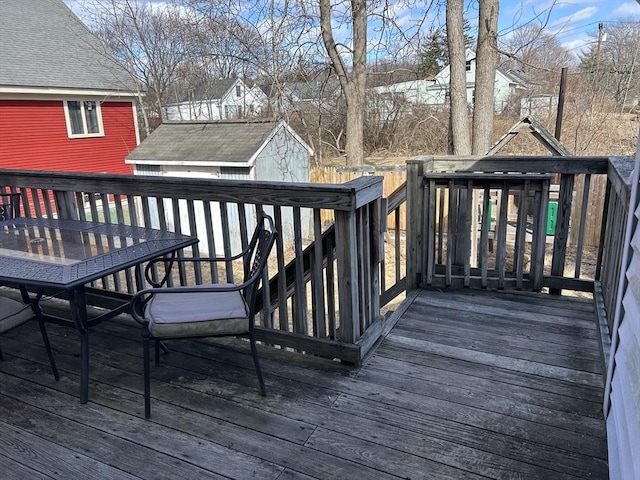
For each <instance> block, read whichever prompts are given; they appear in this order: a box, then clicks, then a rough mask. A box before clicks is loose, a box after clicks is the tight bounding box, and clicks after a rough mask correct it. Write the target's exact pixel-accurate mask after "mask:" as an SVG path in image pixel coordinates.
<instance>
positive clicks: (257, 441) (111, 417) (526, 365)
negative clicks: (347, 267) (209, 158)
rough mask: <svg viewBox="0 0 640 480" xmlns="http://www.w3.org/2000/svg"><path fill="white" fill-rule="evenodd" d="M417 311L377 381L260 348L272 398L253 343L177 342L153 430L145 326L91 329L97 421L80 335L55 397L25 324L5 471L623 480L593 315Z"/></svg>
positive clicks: (460, 305) (484, 301) (553, 307)
mask: <svg viewBox="0 0 640 480" xmlns="http://www.w3.org/2000/svg"><path fill="white" fill-rule="evenodd" d="M407 298H408V299H407V301H406V302H405V303H403V304H402V305H401V307H400V308H398V315H397V316H394V317H393V319H392V321H391V322H390V323H387V324H385V325H384V326H383V328H384V332H385V333H388V335H387V336H386V338H385V339H384V340H383V341H382V342H381V343H380V344H379V345H378V346H377V347H375V348H374V349H373V350H372V352H371V353H370V354H369V355H368V356H367V359H366V363H365V365H363V366H362V367H350V366H347V365H342V364H340V363H339V362H331V361H328V360H323V359H321V358H318V357H316V356H314V355H302V354H299V353H295V352H293V351H291V350H286V349H276V348H270V347H267V346H265V345H261V346H259V347H260V348H259V355H260V360H261V364H262V369H263V372H264V374H265V381H266V383H267V391H268V396H267V397H261V396H260V395H259V393H258V390H257V388H256V384H257V381H256V378H255V372H254V370H253V363H252V359H251V356H250V353H249V346H248V344H247V342H244V341H240V340H235V339H224V340H216V341H206V342H202V341H173V342H169V343H168V348H169V353H168V354H163V355H162V358H161V365H160V366H159V367H155V366H154V367H152V395H153V402H154V414H153V417H152V418H151V420H150V421H146V420H144V419H143V415H142V411H143V401H142V386H143V382H142V365H140V364H141V362H142V360H141V334H140V330H139V328H138V327H136V326H135V325H134V324H133V323H132V321H131V320H130V319H128V318H127V317H126V316H122V317H119V318H117V319H114V320H113V321H111V322H108V323H103V324H100V325H98V326H96V327H95V328H94V329H93V330H92V335H91V337H90V341H91V343H92V345H91V347H92V355H93V357H94V360H95V361H94V362H92V370H91V381H92V384H91V388H92V395H91V402H90V403H88V404H85V405H81V404H80V403H79V402H78V401H77V398H76V393H77V389H78V382H79V376H78V370H79V362H78V358H77V356H76V352H77V348H78V339H77V336H76V335H73V333H72V331H70V330H68V329H65V328H63V327H61V326H58V325H50V326H49V328H48V330H49V334H50V337H51V342H52V345H53V348H54V351H55V354H56V359H57V361H58V366H59V368H60V370H61V373H62V377H61V380H60V381H58V382H56V381H55V380H54V379H53V378H52V376H51V374H50V371H49V369H48V361H47V357H46V353H45V350H44V347H43V346H42V341H41V338H40V333H39V331H38V328H37V324H36V323H35V322H34V323H30V324H26V325H24V326H22V327H20V328H18V329H15V330H12V331H10V332H7V333H6V334H5V335H3V336H2V339H0V341H1V342H2V348H3V351H4V353H5V357H6V360H5V361H4V362H0V400H1V401H0V417H1V418H2V421H0V439H2V440H0V442H2V449H0V462H3V460H4V459H5V458H7V459H9V460H8V461H7V462H4V463H3V467H4V466H5V464H6V465H7V468H8V470H7V471H9V472H17V473H20V472H27V473H30V472H36V474H34V475H33V478H47V477H52V478H61V477H65V478H91V476H92V475H93V476H94V478H114V479H115V478H237V479H242V480H244V479H246V478H259V479H262V478H270V479H279V480H281V479H291V480H310V479H335V480H342V479H345V478H354V479H355V478H357V479H360V478H363V479H372V480H399V479H407V478H411V479H416V480H421V479H424V478H435V479H440V478H456V479H457V478H489V479H504V478H509V479H511V478H545V479H573V478H606V477H607V462H606V457H607V452H606V439H605V429H604V421H603V419H602V414H601V412H600V405H601V399H602V379H601V375H600V374H599V373H595V371H600V370H599V369H598V368H599V367H595V364H596V363H598V351H599V347H598V335H599V333H598V329H597V327H596V325H595V321H596V320H595V318H596V317H595V314H594V305H593V302H592V301H589V300H588V299H580V298H575V297H574V298H571V297H565V296H563V297H556V296H549V295H542V294H531V293H527V292H491V291H486V290H485V291H473V290H468V289H463V290H458V291H455V290H451V291H443V292H439V291H436V290H422V291H413V292H411V293H410V294H409V296H408V297H407ZM43 306H44V308H45V310H46V311H47V312H48V313H56V312H57V313H59V314H60V313H64V311H65V308H64V303H63V302H62V301H59V300H45V301H44V302H43ZM267 343H268V342H267ZM24 478H30V477H29V476H28V475H27V476H26V477H24Z"/></svg>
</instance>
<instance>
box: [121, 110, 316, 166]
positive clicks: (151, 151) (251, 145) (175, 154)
mask: <svg viewBox="0 0 640 480" xmlns="http://www.w3.org/2000/svg"><path fill="white" fill-rule="evenodd" d="M281 124H282V125H284V123H283V122H278V121H273V120H265V121H246V120H245V121H240V120H238V121H232V120H230V121H208V122H205V121H203V122H165V123H163V124H162V125H160V126H159V127H158V128H157V129H155V130H154V132H153V133H152V134H151V135H149V136H148V137H147V138H146V139H144V140H143V142H142V143H141V144H140V145H139V146H138V147H137V148H136V149H135V150H134V151H133V152H131V153H130V154H129V155H128V156H127V158H126V159H125V161H126V162H127V163H136V164H173V165H207V166H238V167H245V166H247V167H248V166H251V165H252V163H253V161H254V159H255V157H256V155H257V154H258V153H259V152H260V151H261V150H262V148H264V146H265V145H266V143H267V142H268V141H269V139H270V138H271V137H272V135H273V134H274V133H275V131H276V129H277V128H279V127H280V125H281ZM284 128H288V127H286V126H285V127H284ZM289 130H290V129H289ZM290 131H291V133H292V134H293V135H294V136H296V137H297V135H296V134H295V133H294V132H293V130H290ZM297 138H298V139H299V137H297ZM299 141H300V142H301V143H302V144H303V145H304V146H305V148H307V149H309V147H308V146H307V145H306V144H304V142H302V140H301V139H299Z"/></svg>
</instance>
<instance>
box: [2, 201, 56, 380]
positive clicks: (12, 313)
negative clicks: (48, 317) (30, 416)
mask: <svg viewBox="0 0 640 480" xmlns="http://www.w3.org/2000/svg"><path fill="white" fill-rule="evenodd" d="M19 202H20V194H19V193H0V220H11V219H13V218H15V217H16V215H17V214H18V212H19V211H20V203H19ZM20 294H21V295H22V302H20V301H18V300H14V299H13V298H10V297H8V296H5V295H2V294H0V334H2V333H4V332H7V331H9V330H12V329H14V328H16V327H18V326H20V325H22V324H23V323H26V322H28V321H29V320H32V319H33V318H35V319H36V320H38V324H39V325H40V333H41V334H42V340H43V341H44V346H45V348H46V349H47V355H48V356H49V363H50V364H51V370H52V371H53V376H54V377H55V379H56V380H58V379H59V378H60V375H59V374H58V367H57V366H56V361H55V359H54V357H53V351H52V350H51V344H50V343H49V336H48V335H47V330H46V328H45V326H44V319H43V317H42V310H41V309H40V297H41V296H42V294H41V293H39V294H38V295H35V296H30V295H29V292H28V291H27V289H26V288H25V287H22V286H21V287H20ZM0 360H4V356H3V354H2V349H0Z"/></svg>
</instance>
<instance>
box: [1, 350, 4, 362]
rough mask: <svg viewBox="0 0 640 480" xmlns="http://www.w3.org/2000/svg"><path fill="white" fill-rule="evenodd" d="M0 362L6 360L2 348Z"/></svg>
mask: <svg viewBox="0 0 640 480" xmlns="http://www.w3.org/2000/svg"><path fill="white" fill-rule="evenodd" d="M0 362H4V355H3V354H2V349H1V348H0Z"/></svg>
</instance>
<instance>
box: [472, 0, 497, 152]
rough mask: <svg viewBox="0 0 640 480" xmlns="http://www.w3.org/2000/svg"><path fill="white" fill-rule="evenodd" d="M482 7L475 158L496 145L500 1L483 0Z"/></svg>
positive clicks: (477, 73)
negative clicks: (494, 120) (495, 124)
mask: <svg viewBox="0 0 640 480" xmlns="http://www.w3.org/2000/svg"><path fill="white" fill-rule="evenodd" d="M479 6H480V8H479V11H478V47H477V49H476V81H475V85H476V86H475V93H474V99H473V140H472V146H471V153H473V154H475V155H482V154H484V153H486V152H487V150H489V148H490V147H491V145H492V144H493V114H494V108H495V107H494V91H495V80H496V68H497V67H498V50H497V43H498V32H497V30H498V0H480V2H479Z"/></svg>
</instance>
